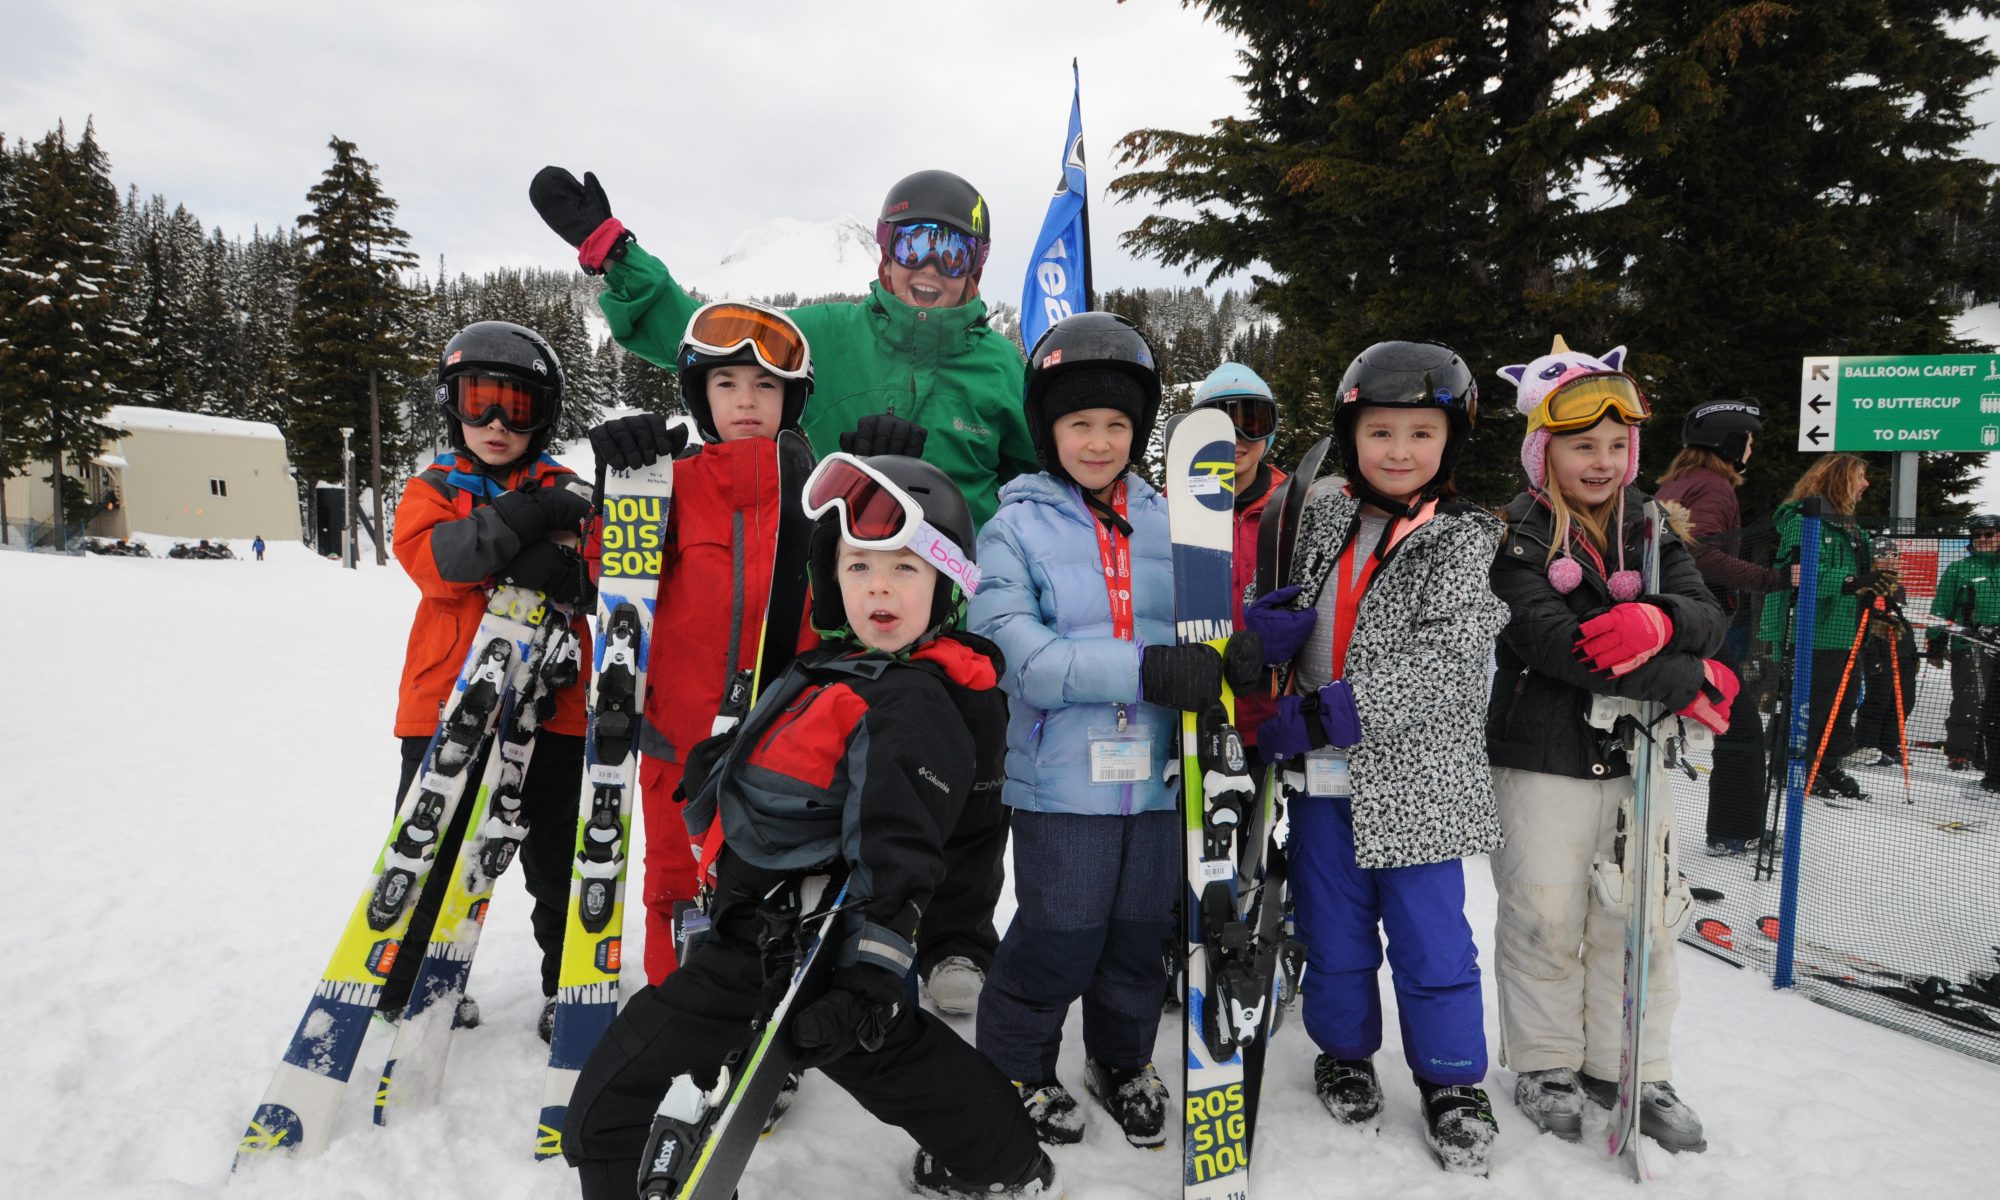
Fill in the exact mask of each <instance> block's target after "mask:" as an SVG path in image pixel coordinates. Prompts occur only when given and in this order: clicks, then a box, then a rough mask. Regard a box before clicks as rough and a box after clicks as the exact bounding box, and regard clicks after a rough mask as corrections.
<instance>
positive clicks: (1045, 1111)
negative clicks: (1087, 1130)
mask: <svg viewBox="0 0 2000 1200" xmlns="http://www.w3.org/2000/svg"><path fill="white" fill-rule="evenodd" d="M1014 1090H1015V1091H1016V1092H1018V1093H1020V1096H1021V1107H1023V1108H1025V1109H1027V1110H1028V1120H1029V1121H1031V1122H1033V1123H1034V1126H1035V1138H1036V1140H1038V1141H1040V1142H1041V1143H1042V1145H1044V1146H1074V1145H1075V1144H1076V1143H1078V1142H1080V1141H1082V1140H1083V1110H1082V1109H1081V1108H1078V1107H1077V1103H1076V1097H1075V1096H1072V1095H1070V1094H1069V1089H1068V1088H1066V1087H1064V1086H1063V1085H1062V1081H1061V1080H1059V1079H1051V1080H1048V1081H1046V1082H1044V1083H1022V1082H1021V1081H1019V1080H1015V1081H1014Z"/></svg>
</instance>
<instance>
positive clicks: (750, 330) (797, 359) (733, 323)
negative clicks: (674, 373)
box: [682, 300, 809, 379]
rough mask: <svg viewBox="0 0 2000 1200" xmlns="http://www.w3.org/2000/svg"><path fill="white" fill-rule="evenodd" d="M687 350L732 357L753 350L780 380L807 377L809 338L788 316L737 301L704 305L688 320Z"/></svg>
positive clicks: (723, 301)
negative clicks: (739, 351) (748, 348)
mask: <svg viewBox="0 0 2000 1200" xmlns="http://www.w3.org/2000/svg"><path fill="white" fill-rule="evenodd" d="M682 340H683V341H684V342H685V344H686V345H687V346H690V347H692V348H694V349H696V350H700V351H702V352H704V353H706V354H717V355H721V354H731V353H734V352H735V351H737V350H740V349H742V348H743V347H744V346H746V345H747V346H749V347H750V349H751V352H752V353H754V354H755V355H756V356H757V361H758V363H760V364H761V365H762V366H763V367H764V369H765V370H767V371H769V372H770V373H771V374H773V375H776V376H777V377H779V378H780V379H798V378H801V377H802V376H804V375H805V373H806V370H807V363H808V361H809V360H808V358H807V354H806V339H805V335H803V334H801V333H800V332H799V327H798V326H796V325H794V324H792V323H791V321H790V320H788V319H786V317H785V316H784V314H782V313H778V312H773V311H771V310H769V309H766V308H759V307H755V306H752V305H748V304H739V303H737V302H735V301H733V300H718V301H716V302H715V303H713V304H706V305H703V306H702V307H701V308H700V309H697V310H696V311H695V314H694V316H693V317H691V318H689V320H688V327H687V336H686V337H685V338H684V339H682Z"/></svg>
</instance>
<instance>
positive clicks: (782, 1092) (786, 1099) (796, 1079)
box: [758, 1071, 806, 1137]
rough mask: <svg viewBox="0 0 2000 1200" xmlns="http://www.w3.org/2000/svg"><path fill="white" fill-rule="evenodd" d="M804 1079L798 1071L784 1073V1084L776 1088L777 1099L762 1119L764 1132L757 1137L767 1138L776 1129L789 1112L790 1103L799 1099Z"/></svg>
mask: <svg viewBox="0 0 2000 1200" xmlns="http://www.w3.org/2000/svg"><path fill="white" fill-rule="evenodd" d="M805 1078H806V1077H805V1076H804V1075H803V1074H801V1073H800V1072H798V1071H787V1072H785V1082H784V1083H783V1084H782V1085H780V1086H779V1088H778V1098H777V1099H776V1100H774V1101H772V1102H771V1115H770V1116H768V1117H765V1118H764V1131H763V1132H762V1133H760V1134H759V1135H758V1136H759V1137H768V1136H769V1135H770V1133H771V1131H772V1130H773V1129H776V1128H777V1127H778V1122H779V1121H781V1120H783V1119H784V1117H785V1113H787V1112H788V1111H790V1110H791V1107H792V1101H794V1100H796V1099H798V1098H799V1085H800V1084H802V1083H804V1082H805Z"/></svg>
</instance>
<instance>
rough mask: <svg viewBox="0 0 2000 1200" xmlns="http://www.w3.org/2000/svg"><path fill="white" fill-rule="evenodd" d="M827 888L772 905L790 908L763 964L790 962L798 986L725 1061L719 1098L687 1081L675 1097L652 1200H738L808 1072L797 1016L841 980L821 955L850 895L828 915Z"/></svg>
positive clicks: (785, 893) (652, 1163)
mask: <svg viewBox="0 0 2000 1200" xmlns="http://www.w3.org/2000/svg"><path fill="white" fill-rule="evenodd" d="M826 884H827V877H826V876H824V875H814V876H809V877H808V878H806V879H805V880H803V881H802V882H800V883H799V884H797V885H796V886H793V885H785V886H784V887H782V888H781V889H780V891H779V893H776V894H774V895H773V896H772V897H770V898H768V899H767V900H766V904H767V905H768V904H771V903H773V902H774V901H779V902H781V907H780V908H779V910H778V911H777V912H775V913H774V914H773V919H771V920H770V921H769V922H768V924H769V932H768V934H767V937H766V941H765V944H764V945H763V947H762V949H763V952H764V959H765V961H766V962H785V961H789V962H791V963H792V964H793V965H792V968H791V978H792V982H791V986H790V987H788V988H787V989H786V990H785V994H784V996H783V998H782V999H780V1000H779V1001H778V1004H777V1006H776V1007H775V1008H773V1009H772V1010H771V1012H770V1013H769V1014H768V1015H766V1016H764V1017H763V1018H761V1020H760V1022H759V1023H758V1024H756V1025H754V1026H753V1028H752V1040H751V1043H750V1045H749V1046H748V1047H746V1048H745V1049H743V1050H740V1051H737V1052H736V1053H735V1054H732V1055H731V1056H730V1057H728V1058H726V1059H724V1060H723V1063H722V1066H721V1067H720V1068H719V1069H718V1071H717V1073H716V1081H715V1086H714V1087H713V1088H710V1089H707V1090H703V1089H702V1087H701V1086H700V1085H699V1084H697V1083H696V1082H695V1081H694V1080H693V1078H691V1077H689V1076H686V1075H682V1076H680V1077H679V1078H678V1079H675V1080H674V1082H673V1084H672V1086H670V1087H669V1088H668V1089H667V1094H666V1096H665V1097H663V1098H662V1099H661V1101H660V1107H659V1111H658V1113H657V1114H656V1115H655V1116H654V1117H653V1129H652V1132H651V1134H650V1135H649V1136H648V1137H647V1139H646V1149H645V1151H644V1152H643V1153H642V1154H641V1155H640V1157H639V1195H640V1196H641V1197H643V1200H730V1198H731V1197H732V1196H734V1195H735V1193H736V1184H737V1182H738V1181H739V1180H740V1179H742V1177H743V1168H744V1167H745V1166H747V1165H749V1162H750V1152H751V1151H752V1150H754V1149H756V1146H757V1139H758V1138H759V1137H761V1136H762V1135H763V1133H764V1126H765V1123H766V1121H767V1120H768V1119H769V1117H770V1115H771V1110H772V1109H773V1108H774V1107H775V1106H776V1105H777V1103H778V1095H779V1093H780V1092H781V1091H783V1090H784V1086H785V1077H786V1076H787V1075H790V1074H791V1073H792V1072H794V1071H796V1070H798V1069H799V1057H798V1052H797V1050H796V1049H794V1048H793V1046H792V1039H791V1038H790V1037H789V1036H788V1034H787V1030H788V1029H789V1028H790V1026H791V1018H792V1014H793V1013H794V1012H796V1011H798V1009H799V1008H800V1007H802V1006H803V1005H804V1004H807V1003H810V1002H811V1001H812V1000H814V999H816V998H817V997H818V996H819V994H820V993H821V992H822V991H824V990H825V988H826V980H827V978H828V977H829V976H830V975H831V974H832V973H833V959H834V954H833V951H832V950H831V949H826V950H825V952H824V953H822V950H823V948H825V947H827V945H828V934H830V933H831V932H832V931H833V923H834V922H835V921H836V920H838V919H839V917H840V913H841V912H842V911H843V909H844V908H845V907H846V903H847V889H846V887H844V886H843V887H842V888H841V889H840V893H839V895H838V896H836V897H835V898H834V901H833V903H831V904H829V905H827V906H826V907H825V908H824V909H821V908H819V907H818V905H819V902H820V900H821V899H822V898H823V897H824V895H825V890H826ZM786 917H788V918H789V919H778V918H786ZM780 977H781V978H782V976H780Z"/></svg>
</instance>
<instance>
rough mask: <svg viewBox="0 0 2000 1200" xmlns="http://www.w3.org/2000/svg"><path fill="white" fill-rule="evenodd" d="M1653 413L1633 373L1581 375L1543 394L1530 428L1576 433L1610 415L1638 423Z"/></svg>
mask: <svg viewBox="0 0 2000 1200" xmlns="http://www.w3.org/2000/svg"><path fill="white" fill-rule="evenodd" d="M1652 415H1653V409H1652V406H1651V405H1649V404H1647V403H1646V397H1645V394H1644V393H1643V392H1641V391H1640V390H1639V385H1638V384H1637V383H1634V382H1633V381H1632V377H1631V376H1630V375H1618V374H1611V375H1582V376H1579V377H1577V378H1575V379H1572V380H1570V381H1569V382H1568V383H1565V384H1563V385H1562V386H1561V387H1559V388H1557V389H1556V390H1555V391H1553V392H1550V393H1549V394H1548V395H1546V396H1544V397H1542V402H1541V403H1540V404H1538V405H1536V406H1535V411H1534V412H1532V413H1529V414H1528V432H1529V433H1533V432H1535V431H1536V430H1537V429H1546V430H1548V431H1549V432H1550V433H1575V432H1576V431H1577V430H1579V429H1588V428H1590V427H1591V426H1592V425H1595V424H1597V423H1598V422H1599V421H1601V420H1603V419H1604V418H1605V417H1607V416H1614V417H1616V418H1618V420H1619V421H1620V422H1622V423H1624V424H1626V425H1639V424H1642V423H1644V422H1645V420H1646V419H1647V418H1648V417H1651V416H1652Z"/></svg>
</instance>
